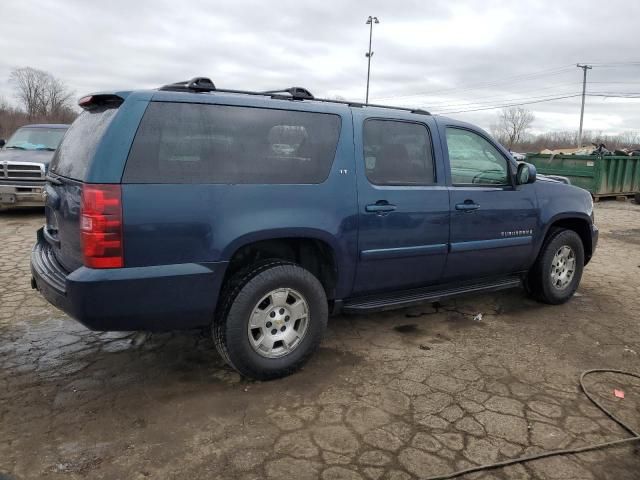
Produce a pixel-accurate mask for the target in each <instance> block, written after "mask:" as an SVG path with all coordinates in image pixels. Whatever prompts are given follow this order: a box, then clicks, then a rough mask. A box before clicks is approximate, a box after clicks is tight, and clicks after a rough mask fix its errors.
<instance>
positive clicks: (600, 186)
mask: <svg viewBox="0 0 640 480" xmlns="http://www.w3.org/2000/svg"><path fill="white" fill-rule="evenodd" d="M527 162H529V163H532V164H533V165H535V166H536V169H537V170H538V172H539V173H541V174H543V175H561V176H563V177H567V178H568V179H569V180H571V183H572V184H573V185H576V186H578V187H582V188H584V189H585V190H589V192H591V195H593V197H594V198H600V197H610V196H617V195H633V194H635V193H638V192H640V157H628V156H597V155H559V154H558V155H548V154H541V153H536V154H530V153H528V154H527Z"/></svg>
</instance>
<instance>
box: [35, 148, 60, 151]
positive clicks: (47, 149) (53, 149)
mask: <svg viewBox="0 0 640 480" xmlns="http://www.w3.org/2000/svg"><path fill="white" fill-rule="evenodd" d="M36 150H46V151H48V152H55V151H56V149H55V148H51V147H40V148H36Z"/></svg>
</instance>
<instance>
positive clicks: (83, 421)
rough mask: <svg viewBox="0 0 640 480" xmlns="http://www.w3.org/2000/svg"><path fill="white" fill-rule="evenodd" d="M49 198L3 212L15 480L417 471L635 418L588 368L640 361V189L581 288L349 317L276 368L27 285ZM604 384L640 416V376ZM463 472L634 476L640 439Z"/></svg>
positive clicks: (616, 211)
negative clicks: (255, 378) (251, 376)
mask: <svg viewBox="0 0 640 480" xmlns="http://www.w3.org/2000/svg"><path fill="white" fill-rule="evenodd" d="M41 215H42V213H41V212H38V211H35V212H26V213H25V212H19V213H2V214H0V477H1V478H4V477H3V474H4V475H6V476H8V478H12V479H32V478H46V479H76V478H78V479H80V478H97V479H125V478H126V479H130V478H131V479H147V478H154V479H156V478H157V479H172V478H176V479H177V478H181V479H182V478H189V479H200V478H207V479H214V478H222V479H227V478H229V479H247V480H248V479H262V478H267V479H271V478H278V479H289V478H291V479H300V480H304V479H315V478H322V479H326V480H338V479H373V480H377V479H388V480H404V479H412V478H424V477H426V476H429V475H434V474H439V473H446V472H449V471H452V470H456V469H460V468H466V467H469V466H473V465H477V464H483V463H486V462H493V461H499V460H504V459H507V458H511V457H516V456H520V455H524V454H529V453H534V452H541V451H545V450H550V449H556V448H565V447H575V446H582V445H587V444H591V443H594V442H603V441H607V440H614V439H619V438H624V437H625V436H626V435H627V434H626V432H624V431H623V430H622V429H621V428H619V427H618V426H616V425H615V424H614V423H613V422H612V421H611V420H609V419H608V418H606V417H605V416H604V415H603V414H602V413H601V412H600V411H599V410H597V409H595V408H594V407H593V406H591V405H590V403H589V402H588V401H587V400H586V398H585V397H584V396H583V394H582V393H581V392H580V391H579V388H578V377H579V374H580V372H581V371H583V370H585V369H589V368H596V367H603V368H604V367H608V368H619V369H626V370H634V371H636V372H640V206H639V205H635V204H633V203H621V202H615V201H613V202H601V203H600V204H598V205H597V209H596V221H597V224H599V226H600V228H601V240H600V246H599V249H598V251H597V254H596V256H595V258H594V260H593V261H592V263H591V264H589V266H588V267H587V268H586V271H585V275H584V278H583V282H582V285H581V287H580V289H579V294H578V295H577V296H576V297H575V298H574V299H573V300H572V301H571V302H569V303H568V304H566V305H562V306H557V307H551V306H545V305H540V304H537V303H535V302H533V301H531V300H529V299H528V298H527V297H526V296H525V294H524V293H523V292H522V291H519V290H515V291H510V292H503V293H497V294H492V295H481V296H475V297H470V298H466V299H464V300H460V301H457V302H445V303H443V304H442V305H441V307H440V308H438V309H434V308H433V307H432V306H430V305H425V306H424V307H422V308H411V309H405V310H400V311H396V312H390V313H384V314H377V315H370V316H359V317H354V316H351V317H346V316H341V317H337V318H332V319H331V320H330V324H329V331H328V336H327V338H326V340H325V341H324V342H323V344H322V349H321V351H320V352H319V354H318V355H316V356H315V357H314V358H313V359H312V361H311V362H310V363H309V365H308V366H307V367H306V368H305V369H304V370H302V371H301V372H299V373H297V374H295V375H293V376H291V377H289V378H286V379H283V380H278V381H273V382H268V383H257V382H251V381H246V380H243V379H241V378H240V377H239V376H238V375H237V374H236V373H234V372H233V371H232V370H230V369H228V368H227V367H225V366H224V364H223V362H222V361H221V359H220V358H219V357H218V355H217V353H216V352H215V348H214V346H213V342H212V341H211V339H210V338H209V337H208V335H207V334H206V332H199V331H194V332H181V333H178V332H176V333H168V334H154V335H145V334H130V333H96V332H91V331H89V330H86V329H85V328H84V327H82V326H81V325H79V324H78V323H76V322H75V321H72V320H70V319H69V318H67V317H66V316H65V315H64V314H62V313H61V312H59V311H57V310H56V309H55V308H53V307H51V306H49V305H48V304H47V303H45V302H44V301H43V300H42V299H41V298H40V296H39V295H38V294H37V292H35V291H32V290H31V288H30V286H29V263H28V257H29V250H30V247H31V244H32V242H33V240H34V233H35V230H36V228H37V227H38V226H40V224H41V223H42V218H41ZM477 313H483V317H482V320H480V321H475V320H474V316H475V315H476V314H477ZM587 383H588V384H589V386H590V387H591V388H592V389H594V390H595V391H597V393H598V395H599V398H601V399H602V400H603V401H604V402H606V404H607V405H608V406H610V407H611V408H612V409H614V410H615V412H616V413H617V414H619V415H620V416H621V417H622V418H624V419H625V420H626V421H628V422H629V423H631V424H633V425H634V426H635V428H636V429H640V381H638V380H631V379H629V378H624V377H622V376H616V375H612V374H599V375H597V376H593V377H591V378H589V379H588V380H587ZM614 388H618V389H621V390H623V391H624V392H625V398H624V399H617V398H616V397H614V395H613V389H614ZM465 478H483V479H489V478H509V479H529V478H531V479H580V480H583V479H615V480H622V479H637V478H640V447H636V446H623V447H616V448H610V449H607V450H601V451H596V452H591V453H585V454H580V455H572V456H567V457H556V458H550V459H545V460H539V461H535V462H531V463H527V464H524V465H517V466H513V467H508V468H505V469H503V470H497V471H492V472H487V473H482V474H480V475H478V474H475V475H469V476H467V477H465Z"/></svg>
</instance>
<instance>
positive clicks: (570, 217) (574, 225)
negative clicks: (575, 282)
mask: <svg viewBox="0 0 640 480" xmlns="http://www.w3.org/2000/svg"><path fill="white" fill-rule="evenodd" d="M558 228H563V229H566V230H573V231H574V232H576V233H577V234H578V236H579V237H580V240H582V245H583V246H584V264H585V265H586V264H587V263H589V261H590V260H591V257H592V255H593V239H592V237H591V219H590V218H589V216H588V215H584V214H560V215H556V216H555V217H553V218H552V219H551V220H550V221H549V222H548V223H547V227H546V229H545V231H544V235H543V237H542V240H541V242H540V245H539V247H538V251H537V255H536V258H538V257H539V256H540V253H541V252H542V248H543V247H544V245H545V244H546V242H547V239H548V238H549V234H550V233H551V232H552V231H553V230H555V229H558Z"/></svg>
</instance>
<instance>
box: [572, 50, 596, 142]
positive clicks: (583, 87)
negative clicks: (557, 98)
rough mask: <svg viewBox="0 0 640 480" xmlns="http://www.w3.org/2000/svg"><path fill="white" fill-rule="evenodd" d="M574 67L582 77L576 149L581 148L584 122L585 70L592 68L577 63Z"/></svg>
mask: <svg viewBox="0 0 640 480" xmlns="http://www.w3.org/2000/svg"><path fill="white" fill-rule="evenodd" d="M576 67H578V68H581V69H582V72H583V77H582V108H580V130H578V148H582V121H583V120H584V97H585V94H586V92H587V70H591V69H592V68H593V67H592V66H591V65H580V64H579V63H578V64H577V65H576Z"/></svg>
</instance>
